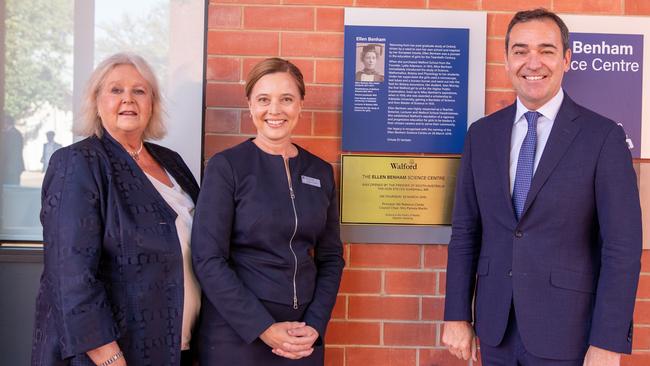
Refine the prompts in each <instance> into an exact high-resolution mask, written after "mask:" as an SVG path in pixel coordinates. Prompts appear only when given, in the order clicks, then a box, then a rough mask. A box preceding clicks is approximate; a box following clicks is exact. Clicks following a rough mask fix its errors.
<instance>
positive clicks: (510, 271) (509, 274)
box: [508, 269, 512, 277]
mask: <svg viewBox="0 0 650 366" xmlns="http://www.w3.org/2000/svg"><path fill="white" fill-rule="evenodd" d="M508 277H512V270H511V269H509V270H508Z"/></svg>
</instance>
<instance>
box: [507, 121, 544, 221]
mask: <svg viewBox="0 0 650 366" xmlns="http://www.w3.org/2000/svg"><path fill="white" fill-rule="evenodd" d="M539 116H540V114H539V113H537V112H526V113H524V117H526V121H528V132H526V137H524V142H523V143H522V144H521V149H520V150H519V159H518V160H517V173H516V175H515V185H514V187H513V189H512V204H513V205H514V206H515V213H516V214H517V220H519V219H520V218H521V213H522V211H523V210H524V204H525V203H526V196H528V190H529V189H530V182H531V181H532V180H533V166H534V164H535V150H537V117H539Z"/></svg>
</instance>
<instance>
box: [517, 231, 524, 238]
mask: <svg viewBox="0 0 650 366" xmlns="http://www.w3.org/2000/svg"><path fill="white" fill-rule="evenodd" d="M523 236H524V233H522V232H521V231H519V230H517V231H515V237H517V238H521V237H523Z"/></svg>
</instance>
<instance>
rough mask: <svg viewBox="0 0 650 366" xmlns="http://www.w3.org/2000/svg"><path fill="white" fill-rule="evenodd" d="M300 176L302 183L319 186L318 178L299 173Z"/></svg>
mask: <svg viewBox="0 0 650 366" xmlns="http://www.w3.org/2000/svg"><path fill="white" fill-rule="evenodd" d="M300 178H302V183H303V184H309V185H310V186H314V187H318V188H320V179H316V178H312V177H308V176H306V175H301V176H300Z"/></svg>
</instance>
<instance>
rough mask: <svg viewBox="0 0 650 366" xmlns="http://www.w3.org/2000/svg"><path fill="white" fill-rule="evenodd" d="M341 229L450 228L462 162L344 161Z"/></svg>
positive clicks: (419, 159)
mask: <svg viewBox="0 0 650 366" xmlns="http://www.w3.org/2000/svg"><path fill="white" fill-rule="evenodd" d="M341 165H342V167H341V223H342V224H380V225H449V224H451V211H452V207H453V203H454V189H455V186H456V173H457V171H458V168H459V166H460V158H458V157H424V156H378V155H343V156H342V157H341Z"/></svg>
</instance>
